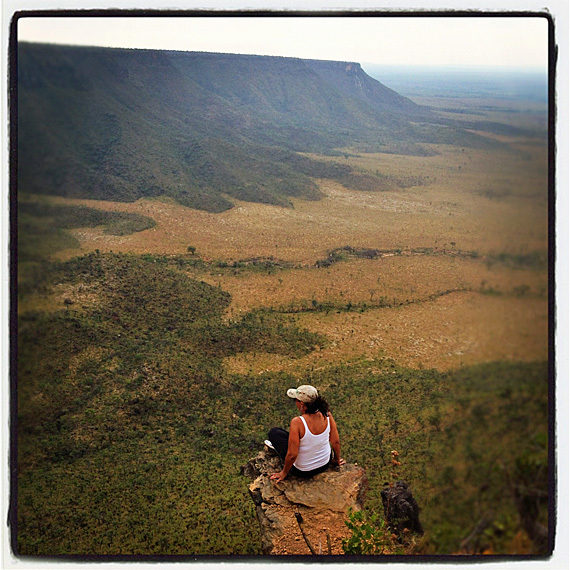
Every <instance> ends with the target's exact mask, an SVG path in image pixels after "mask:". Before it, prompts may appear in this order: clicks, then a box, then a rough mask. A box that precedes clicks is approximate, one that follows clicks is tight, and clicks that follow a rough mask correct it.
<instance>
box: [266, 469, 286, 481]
mask: <svg viewBox="0 0 570 570" xmlns="http://www.w3.org/2000/svg"><path fill="white" fill-rule="evenodd" d="M285 477H287V473H283V471H280V472H279V473H273V475H271V477H270V479H271V480H272V481H276V482H277V483H280V482H281V481H283V479H285Z"/></svg>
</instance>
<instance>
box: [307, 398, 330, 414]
mask: <svg viewBox="0 0 570 570" xmlns="http://www.w3.org/2000/svg"><path fill="white" fill-rule="evenodd" d="M304 404H305V413H307V414H315V413H316V412H321V414H323V416H328V415H329V405H328V403H327V401H326V400H325V399H324V398H323V397H322V396H317V397H316V398H315V399H314V400H313V401H312V402H304Z"/></svg>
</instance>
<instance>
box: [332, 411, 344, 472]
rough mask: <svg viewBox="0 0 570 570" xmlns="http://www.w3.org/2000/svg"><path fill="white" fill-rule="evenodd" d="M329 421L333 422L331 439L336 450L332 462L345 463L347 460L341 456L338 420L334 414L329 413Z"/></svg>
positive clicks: (335, 463)
mask: <svg viewBox="0 0 570 570" xmlns="http://www.w3.org/2000/svg"><path fill="white" fill-rule="evenodd" d="M329 422H330V424H331V431H330V435H329V441H330V444H331V447H332V450H333V452H334V457H333V460H332V463H333V465H344V464H345V463H346V461H345V460H344V459H342V458H341V456H340V437H339V435H338V429H337V427H336V422H335V421H334V418H333V417H332V414H329Z"/></svg>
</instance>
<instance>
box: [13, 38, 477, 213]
mask: <svg viewBox="0 0 570 570" xmlns="http://www.w3.org/2000/svg"><path fill="white" fill-rule="evenodd" d="M17 61H18V66H17V71H18V97H17V105H18V125H17V126H18V188H19V191H21V192H35V193H47V194H57V195H63V196H69V197H84V198H94V199H105V200H119V201H133V200H136V199H138V198H141V197H145V196H147V197H148V196H161V195H166V196H170V197H172V198H174V199H176V200H177V201H178V202H180V203H181V204H183V205H186V206H190V207H194V208H200V209H206V210H209V211H213V212H219V211H223V210H225V209H228V208H230V207H232V201H231V199H232V197H233V198H238V199H241V200H249V201H256V202H264V203H269V204H277V205H283V206H287V205H290V201H289V197H291V196H297V197H303V198H305V199H310V200H316V199H319V198H320V197H321V193H320V192H319V190H318V187H317V185H316V184H315V183H314V181H313V179H314V178H331V179H335V180H339V181H341V182H342V183H343V184H345V185H347V186H352V187H354V188H356V189H358V188H362V189H367V190H369V189H375V188H376V187H377V188H378V189H382V188H384V187H385V181H384V186H383V181H382V178H381V173H379V177H375V176H372V175H370V174H366V175H364V174H362V173H358V172H354V171H352V170H351V168H350V167H349V166H347V165H345V164H340V163H338V164H337V163H330V162H328V163H325V162H318V161H315V160H311V159H309V158H307V157H305V156H302V155H300V154H298V152H317V153H325V154H331V153H332V154H334V153H336V154H338V153H339V151H338V149H342V148H343V147H347V146H349V145H350V146H352V147H355V148H359V149H362V150H375V151H380V150H383V151H385V152H393V151H394V149H397V148H399V149H400V151H401V149H402V148H404V147H405V149H406V152H412V153H422V152H425V151H424V149H422V148H421V146H420V145H419V144H418V143H421V142H452V141H453V142H457V139H458V137H459V138H461V142H462V144H463V145H465V146H469V145H470V144H472V145H480V144H482V143H481V141H482V139H481V138H479V137H477V136H476V135H473V134H470V133H467V132H466V131H460V130H457V129H450V128H444V127H442V126H440V125H438V124H437V122H438V119H437V118H436V117H435V116H434V115H433V113H432V112H431V111H429V110H428V109H426V108H424V107H421V106H419V105H416V104H415V103H413V102H412V101H411V100H410V99H407V98H406V97H403V96H401V95H399V94H398V93H396V92H394V91H392V90H391V89H389V88H387V87H385V86H384V85H382V84H381V83H379V82H378V81H376V80H375V79H372V78H371V77H369V76H368V75H367V74H366V73H365V72H364V71H363V69H362V67H361V66H360V65H359V64H358V63H354V62H336V61H315V60H303V59H294V58H283V57H267V56H249V55H231V54H213V53H194V52H188V53H187V52H172V51H153V50H128V49H110V48H91V47H73V46H55V45H43V44H30V43H21V44H20V45H19V46H18V60H17Z"/></svg>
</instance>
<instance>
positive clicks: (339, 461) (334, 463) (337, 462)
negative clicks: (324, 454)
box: [333, 457, 346, 467]
mask: <svg viewBox="0 0 570 570" xmlns="http://www.w3.org/2000/svg"><path fill="white" fill-rule="evenodd" d="M345 463H346V461H345V460H344V459H343V458H342V457H341V458H340V459H339V460H338V461H333V465H335V466H336V467H340V466H341V465H344V464H345Z"/></svg>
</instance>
